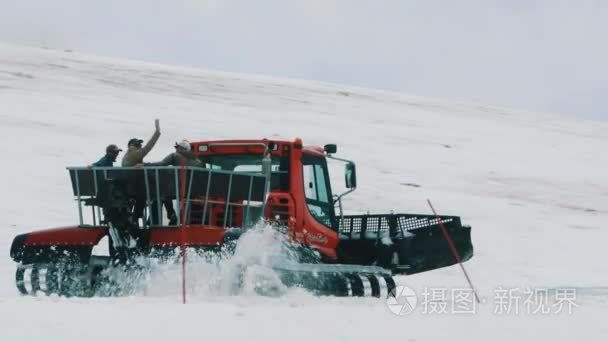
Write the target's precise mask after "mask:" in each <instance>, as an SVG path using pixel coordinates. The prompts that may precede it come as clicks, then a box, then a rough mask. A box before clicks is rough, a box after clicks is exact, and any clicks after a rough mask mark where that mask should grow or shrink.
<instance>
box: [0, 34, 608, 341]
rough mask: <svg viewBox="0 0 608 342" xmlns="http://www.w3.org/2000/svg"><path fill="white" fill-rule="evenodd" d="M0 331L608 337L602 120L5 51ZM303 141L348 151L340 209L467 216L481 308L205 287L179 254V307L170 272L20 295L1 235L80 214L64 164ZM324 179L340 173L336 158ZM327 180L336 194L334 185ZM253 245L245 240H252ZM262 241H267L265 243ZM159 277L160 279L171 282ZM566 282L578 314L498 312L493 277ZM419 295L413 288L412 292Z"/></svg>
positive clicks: (97, 335)
mask: <svg viewBox="0 0 608 342" xmlns="http://www.w3.org/2000/svg"><path fill="white" fill-rule="evenodd" d="M0 104H1V106H0V139H1V140H0V155H1V156H2V158H3V160H4V161H5V162H4V163H3V168H2V177H1V189H2V191H3V195H4V196H3V199H2V202H1V203H2V205H1V206H0V227H2V229H0V256H1V257H0V337H1V339H2V340H4V341H15V340H19V341H40V340H43V339H50V340H53V341H55V340H56V341H88V342H94V341H107V340H108V339H113V340H119V341H122V340H131V341H137V340H146V341H161V340H169V339H171V340H175V339H179V340H185V339H188V340H192V339H202V340H213V341H222V340H226V341H234V340H239V341H275V340H276V341H278V340H281V341H311V340H312V341H357V340H360V341H370V340H375V339H382V340H399V341H408V342H413V341H437V340H450V341H460V340H463V341H465V340H466V341H487V340H492V341H513V340H514V339H517V340H520V341H530V340H541V341H542V340H551V341H572V340H573V339H575V338H578V339H580V340H583V341H605V340H606V339H607V338H608V328H606V327H605V324H603V325H602V324H600V320H602V319H603V318H604V317H605V314H606V313H607V312H608V310H607V309H608V263H607V262H606V260H608V252H607V249H606V248H605V244H606V243H607V242H608V232H607V228H606V226H605V222H606V220H607V219H608V209H607V206H606V204H607V203H608V173H607V172H606V167H607V166H608V158H607V157H606V153H605V151H606V150H608V123H606V122H594V121H584V120H580V119H575V118H565V117H559V116H554V115H550V114H539V113H530V112H526V111H515V110H510V109H505V108H497V107H491V106H483V105H475V104H463V103H454V102H447V101H441V100H436V99H428V98H421V97H415V96H408V95H403V94H398V93H390V92H383V91H376V90H370V89H361V88H354V87H348V86H340V85H332V84H326V83H320V82H313V81H296V80H285V79H277V78H270V77H262V76H251V75H241V74H230V73H219V72H215V71H205V70H197V69H187V68H180V67H172V66H164V65H156V64H149V63H141V62H133V61H124V60H114V59H109V58H99V57H93V56H87V55H81V54H79V53H73V52H63V51H51V50H44V49H34V48H22V47H14V46H9V45H0ZM156 117H158V118H160V119H161V127H162V136H161V138H160V140H159V142H158V144H157V146H156V147H155V148H154V150H153V151H152V153H151V154H150V155H149V157H148V158H147V160H150V161H152V160H158V159H160V158H162V157H164V156H165V155H166V154H167V153H169V152H170V151H171V150H172V145H173V142H174V141H177V140H179V139H182V138H187V139H189V140H191V141H196V140H207V139H223V138H259V137H268V138H279V137H281V138H287V139H293V138H294V137H302V138H303V140H304V142H305V143H306V144H317V145H323V144H326V143H337V144H338V155H339V156H341V157H344V158H348V159H352V160H355V161H357V162H358V163H357V167H358V183H359V188H358V189H357V191H356V192H355V193H353V194H351V195H349V196H347V198H346V199H345V203H344V204H345V206H346V207H347V208H348V210H349V211H350V212H367V211H370V212H377V213H381V212H388V211H390V210H395V211H396V212H418V213H429V208H428V207H427V206H426V202H425V200H426V199H427V198H430V199H432V200H433V202H434V205H435V207H436V208H437V210H438V211H439V212H440V213H442V214H446V215H460V216H461V217H462V220H463V222H464V223H465V224H470V225H471V226H472V227H473V242H474V247H475V256H474V257H473V259H472V260H471V261H469V262H467V263H466V264H465V266H466V268H467V269H468V271H469V273H470V275H471V277H472V279H473V281H474V283H475V285H476V287H477V288H478V290H479V292H480V294H481V297H482V298H484V300H485V302H486V303H485V304H482V305H481V306H480V307H479V308H478V310H477V313H475V314H474V315H455V314H425V313H423V312H422V311H421V308H420V307H419V308H417V310H416V311H415V312H414V313H412V314H410V315H406V316H395V315H394V314H392V313H391V312H390V311H389V309H388V308H387V305H386V303H385V302H384V301H383V300H374V299H350V298H347V299H340V298H315V297H312V296H310V295H309V294H307V293H304V292H301V291H297V290H294V291H290V292H289V293H288V294H287V295H285V296H283V297H279V298H268V297H262V296H258V295H255V294H245V295H241V296H233V297H230V296H209V295H207V294H206V293H205V292H204V291H200V292H196V289H197V288H199V287H200V285H201V284H204V283H205V280H206V278H205V272H204V270H200V267H201V265H196V264H193V265H190V266H189V267H190V268H189V273H190V274H191V279H190V280H191V282H190V283H189V287H190V288H191V291H192V292H193V293H191V296H190V303H189V304H187V305H185V306H184V305H181V304H180V292H179V279H178V274H179V272H174V273H173V275H174V276H173V277H172V276H171V274H172V273H171V272H169V273H168V274H167V275H166V279H165V282H164V283H163V282H160V284H161V285H158V286H155V287H154V291H151V292H150V293H148V294H147V295H140V296H132V297H126V298H101V299H65V298H58V297H37V298H31V297H22V296H20V295H19V294H18V293H17V290H16V289H15V287H14V269H15V264H14V263H13V261H12V260H11V259H10V258H9V255H8V254H9V247H10V243H11V241H12V238H13V237H14V236H15V235H16V234H18V233H22V232H26V231H30V230H36V229H40V228H46V227H54V226H62V225H69V224H73V223H75V220H76V215H77V214H76V207H75V205H74V202H73V200H72V197H71V193H70V186H69V180H68V176H67V172H66V171H65V166H68V165H71V166H74V165H84V164H88V163H91V162H93V161H95V160H97V159H98V158H99V157H100V156H101V155H102V154H103V150H104V148H105V146H106V145H107V144H109V143H116V144H118V145H119V146H124V145H126V142H127V141H128V140H129V139H130V138H132V137H141V138H143V139H148V138H149V136H150V135H151V134H152V131H153V119H154V118H156ZM334 171H335V175H336V176H335V177H334V182H335V183H334V184H336V182H337V183H338V184H339V183H340V182H341V172H342V170H341V169H338V166H336V169H335V170H334ZM334 187H336V188H338V189H334V190H339V186H335V185H334ZM256 247H257V246H252V248H254V249H255V248H256ZM258 249H260V248H258ZM167 277H168V278H167ZM398 282H399V283H400V284H401V285H407V286H409V287H411V288H413V289H414V290H415V291H416V292H417V293H418V294H420V293H422V291H423V290H424V289H425V288H429V287H434V288H438V287H442V288H444V287H445V288H448V289H453V288H463V287H466V283H465V281H464V279H463V277H462V274H461V272H460V269H459V268H458V267H449V268H445V269H441V270H436V271H432V272H426V273H423V274H419V275H415V276H409V277H399V278H398ZM499 287H502V288H549V289H552V290H555V289H559V288H564V287H573V288H576V290H577V299H576V302H577V304H578V305H579V306H578V307H576V308H575V309H574V313H572V314H560V315H538V314H537V315H529V314H521V313H520V314H519V315H515V314H509V315H506V314H503V315H500V314H497V313H495V312H494V310H495V305H494V298H495V293H496V292H495V291H496V289H497V288H499ZM419 301H420V298H419Z"/></svg>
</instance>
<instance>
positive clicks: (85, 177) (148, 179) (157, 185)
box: [67, 166, 268, 228]
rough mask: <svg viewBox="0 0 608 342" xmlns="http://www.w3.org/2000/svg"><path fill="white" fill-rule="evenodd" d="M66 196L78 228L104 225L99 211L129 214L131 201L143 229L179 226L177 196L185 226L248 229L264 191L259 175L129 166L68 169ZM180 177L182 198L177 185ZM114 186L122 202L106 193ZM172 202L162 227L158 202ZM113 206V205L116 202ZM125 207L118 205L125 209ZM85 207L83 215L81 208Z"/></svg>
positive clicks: (264, 178)
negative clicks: (140, 208) (173, 219)
mask: <svg viewBox="0 0 608 342" xmlns="http://www.w3.org/2000/svg"><path fill="white" fill-rule="evenodd" d="M67 170H68V172H69V174H70V179H71V182H72V192H73V196H74V199H75V200H76V203H77V207H78V216H79V224H80V226H82V227H93V226H95V227H98V226H107V222H105V219H104V210H103V209H104V208H107V207H108V206H116V205H118V204H117V203H118V202H120V201H121V200H122V202H125V203H128V207H129V210H132V207H133V205H134V204H135V203H136V202H137V201H142V203H143V202H145V209H144V215H143V223H142V227H143V228H149V227H152V226H164V227H167V226H169V227H171V226H173V227H179V226H181V225H182V222H181V221H182V217H181V215H180V213H181V211H180V208H181V205H182V197H183V199H184V202H185V203H184V205H185V212H186V215H185V217H186V222H185V223H186V225H209V226H217V227H224V228H225V227H242V228H246V227H250V226H252V225H254V224H255V223H256V222H257V221H258V220H259V218H260V217H261V216H262V215H263V213H264V209H265V199H266V197H267V192H268V188H267V186H266V184H267V176H266V175H264V174H262V173H252V172H235V171H223V170H215V169H206V168H199V167H192V166H185V167H184V170H182V168H181V167H175V166H146V167H142V168H132V167H93V168H87V167H68V168H67ZM182 176H184V177H185V193H184V194H182V193H181V191H180V189H181V180H182ZM117 184H120V186H121V189H122V190H123V191H122V193H123V194H122V195H123V196H122V198H121V196H118V195H117V194H116V193H113V194H111V195H110V196H111V199H112V202H111V203H110V202H108V200H107V198H106V196H107V194H108V192H111V191H112V190H111V189H112V186H117ZM168 199H170V200H172V201H173V202H174V203H175V205H174V208H175V212H176V214H177V223H176V224H175V225H170V224H166V223H165V222H163V200H168ZM117 201H118V202H117ZM125 203H122V204H121V205H123V206H125V207H127V205H126V204H125ZM87 206H89V207H90V208H91V212H90V213H88V210H86V209H85V208H84V207H87Z"/></svg>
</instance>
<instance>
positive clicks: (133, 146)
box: [122, 119, 160, 223]
mask: <svg viewBox="0 0 608 342" xmlns="http://www.w3.org/2000/svg"><path fill="white" fill-rule="evenodd" d="M154 126H155V130H154V134H152V137H151V138H150V140H148V142H147V143H146V145H145V146H142V144H143V142H144V141H143V140H141V139H139V138H132V139H131V140H129V142H128V144H127V152H125V155H124V156H123V157H122V166H124V167H131V166H137V165H138V164H141V163H143V160H144V158H145V157H146V155H148V153H150V151H151V150H152V148H153V147H154V145H155V144H156V142H157V141H158V138H159V137H160V121H159V120H158V119H156V120H154ZM132 176H133V182H132V186H134V187H135V198H134V199H135V205H134V207H133V222H134V223H137V222H138V220H139V219H140V218H141V217H143V214H144V208H145V207H146V190H145V189H146V188H145V183H144V182H145V180H144V177H143V174H142V175H139V172H137V173H135V172H134V173H133V175H132ZM140 176H142V177H140Z"/></svg>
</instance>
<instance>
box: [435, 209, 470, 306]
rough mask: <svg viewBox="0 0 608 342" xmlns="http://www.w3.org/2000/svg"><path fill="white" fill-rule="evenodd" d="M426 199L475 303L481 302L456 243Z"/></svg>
mask: <svg viewBox="0 0 608 342" xmlns="http://www.w3.org/2000/svg"><path fill="white" fill-rule="evenodd" d="M426 201H427V203H428V204H429V207H431V210H432V211H433V214H435V217H436V218H437V223H439V227H440V228H441V232H442V233H443V236H444V237H445V239H446V240H447V241H448V245H450V249H451V250H452V254H453V255H454V258H456V261H458V265H460V268H461V269H462V273H464V277H465V278H466V279H467V282H468V283H469V286H470V287H471V290H472V291H473V294H474V295H475V300H476V301H477V303H481V301H480V300H479V296H478V295H477V291H475V287H474V286H473V282H472V281H471V278H470V277H469V274H468V273H467V270H465V269H464V265H463V264H462V259H461V258H460V254H458V250H457V249H456V245H454V241H452V238H451V237H450V234H448V230H447V229H445V226H444V225H443V222H441V218H440V217H439V215H437V212H436V211H435V208H433V204H431V200H430V199H427V200H426Z"/></svg>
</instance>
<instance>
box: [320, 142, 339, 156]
mask: <svg viewBox="0 0 608 342" xmlns="http://www.w3.org/2000/svg"><path fill="white" fill-rule="evenodd" d="M323 150H324V151H325V152H326V153H327V154H334V153H336V152H337V151H338V146H337V145H336V144H327V145H325V146H323Z"/></svg>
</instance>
